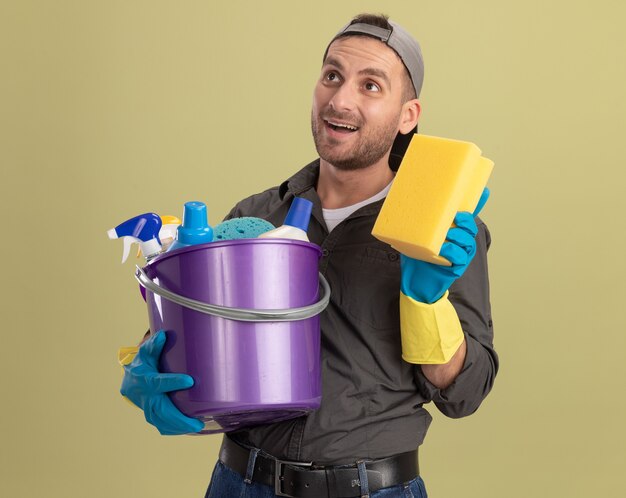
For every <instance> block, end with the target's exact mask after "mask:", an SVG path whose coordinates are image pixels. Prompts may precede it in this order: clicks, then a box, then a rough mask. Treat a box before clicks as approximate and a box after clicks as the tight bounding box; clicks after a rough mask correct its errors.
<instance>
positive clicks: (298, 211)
mask: <svg viewBox="0 0 626 498" xmlns="http://www.w3.org/2000/svg"><path fill="white" fill-rule="evenodd" d="M312 210H313V203H312V202H311V201H309V200H307V199H304V198H302V197H294V199H293V202H292V203H291V206H290V207H289V212H288V213H287V217H286V218H285V223H284V224H283V225H282V226H279V227H278V228H275V229H274V230H270V231H269V232H265V233H262V234H261V235H259V237H258V238H260V239H295V240H303V241H305V242H309V238H308V237H307V234H306V231H307V229H308V228H309V220H310V219H311V211H312Z"/></svg>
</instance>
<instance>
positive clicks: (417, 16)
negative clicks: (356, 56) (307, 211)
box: [0, 0, 626, 498]
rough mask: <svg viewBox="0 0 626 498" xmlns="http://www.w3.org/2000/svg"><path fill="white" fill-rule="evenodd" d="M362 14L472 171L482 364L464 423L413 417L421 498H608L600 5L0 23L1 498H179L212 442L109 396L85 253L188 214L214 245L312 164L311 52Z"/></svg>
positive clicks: (101, 285)
mask: <svg viewBox="0 0 626 498" xmlns="http://www.w3.org/2000/svg"><path fill="white" fill-rule="evenodd" d="M381 10H382V11H384V12H386V13H388V14H390V15H391V16H392V18H393V19H395V20H397V21H398V22H400V23H401V24H403V25H404V26H405V27H406V28H407V29H408V30H409V31H411V32H413V33H414V34H415V35H416V37H417V38H418V39H419V40H420V42H421V43H422V48H423V51H424V56H425V64H426V79H425V85H424V90H423V93H422V96H421V99H422V104H423V115H422V119H421V131H422V132H423V133H426V134H431V135H439V136H444V137H450V138H457V139H462V140H469V141H472V142H475V143H477V144H478V145H479V146H480V147H481V149H482V150H483V153H484V155H485V156H487V157H490V158H492V159H493V160H494V161H495V163H496V168H495V170H494V174H493V176H492V178H491V181H490V186H491V188H492V192H493V195H492V199H491V200H490V201H489V203H488V204H487V207H486V208H485V210H484V216H483V217H484V219H485V220H486V221H487V223H488V225H489V227H490V229H491V231H492V235H493V245H492V249H491V251H490V275H491V282H492V304H493V310H494V324H495V330H496V346H497V349H498V352H499V354H500V356H501V362H502V367H501V371H500V374H499V377H498V379H497V382H496V386H495V388H494V390H493V392H492V393H491V395H490V396H489V397H488V398H487V400H486V401H485V402H484V403H483V405H482V407H481V408H480V409H479V411H478V412H477V413H476V414H474V415H473V416H471V417H469V418H466V419H462V420H450V419H445V418H444V417H442V416H440V415H438V414H437V413H436V410H435V409H434V407H433V408H432V409H431V412H432V413H433V415H434V416H435V420H434V423H433V425H432V428H431V430H430V433H429V435H428V437H427V440H426V443H425V444H424V446H423V448H422V453H421V461H422V473H423V476H424V479H425V481H426V484H427V487H428V489H429V492H430V496H431V497H434V498H443V497H445V498H448V497H457V496H458V497H464V498H470V497H481V498H483V497H497V498H500V497H525V496H540V497H555V496H556V497H565V496H567V497H583V496H584V497H588V496H594V497H621V496H624V489H625V486H624V485H623V483H622V481H623V476H622V475H621V474H622V473H623V471H624V468H625V467H626V438H625V433H624V429H623V426H624V421H625V420H626V400H625V394H626V392H625V382H624V379H625V374H626V367H625V366H624V351H625V349H626V340H625V339H624V337H625V335H626V334H625V333H626V321H625V318H624V307H625V306H626V304H625V303H624V301H625V298H626V293H625V292H624V280H625V278H626V267H625V264H626V263H625V260H626V258H625V256H624V246H625V242H626V237H625V235H624V229H625V223H624V207H626V206H625V205H624V196H625V194H626V188H625V184H626V174H625V173H624V168H625V165H624V163H625V161H624V157H625V142H626V140H625V138H624V133H625V131H626V126H625V125H626V103H625V102H626V99H625V98H624V97H625V91H624V88H626V69H625V68H626V60H625V59H626V56H625V53H626V52H625V51H624V47H626V34H625V33H626V32H625V30H624V28H623V22H624V19H625V18H626V4H624V2H622V1H621V0H613V1H611V0H599V1H597V2H594V3H592V2H583V1H571V0H570V1H566V0H557V1H552V2H547V1H538V0H527V1H525V2H502V1H497V0H489V1H476V2H467V1H462V0H453V1H447V2H433V1H421V0H420V1H411V2H409V1H387V2H380V1H379V2H375V1H359V2H357V1H345V0H344V1H336V0H335V1H327V0H324V1H317V2H297V1H291V2H287V1H283V2H277V1H266V2H253V1H249V2H244V1H230V2H208V1H207V2H200V1H195V2H187V1H179V2H172V1H162V0H160V1H154V0H153V1H132V0H125V1H119V0H109V1H102V2H90V1H67V0H66V1H39V2H34V1H29V0H20V1H17V0H14V1H6V2H2V4H0V61H1V66H0V71H1V78H0V99H1V101H0V165H1V181H0V184H1V185H0V194H1V196H0V199H1V203H2V204H1V211H0V213H1V217H2V225H1V226H2V230H3V233H2V238H3V245H2V249H1V250H2V260H1V261H2V269H1V272H2V273H1V275H2V277H1V281H2V299H1V300H0V303H1V306H2V309H1V315H0V316H1V317H2V331H1V338H2V340H1V343H0V344H1V346H0V351H2V360H1V362H0V368H1V372H0V383H1V386H2V391H1V395H2V398H1V403H2V404H1V406H2V409H1V412H0V413H1V415H0V417H1V419H0V421H1V423H0V431H1V432H0V434H1V443H0V455H1V460H0V495H1V496H6V497H11V498H17V497H33V496H47V497H54V498H56V497H62V498H66V497H72V498H73V497H85V496H90V497H94V498H95V497H111V496H136V497H155V498H161V497H172V496H176V497H200V496H203V494H204V490H205V488H206V485H207V483H208V480H209V476H210V472H211V469H212V466H213V464H214V462H215V459H216V453H217V448H218V445H219V440H220V436H207V437H188V436H184V437H161V436H159V435H158V433H157V432H156V430H154V429H153V428H152V427H150V426H148V425H147V424H146V423H145V421H144V420H143V416H142V414H141V412H140V411H138V410H137V409H136V408H134V407H132V406H130V405H129V404H128V403H126V402H124V401H123V400H122V398H121V397H120V395H119V392H118V389H119V384H120V380H121V372H120V368H119V366H118V365H117V364H116V351H117V348H118V347H119V346H121V345H131V344H134V343H136V342H137V341H138V339H139V338H140V337H141V335H142V334H143V331H144V330H145V329H146V323H147V317H146V312H145V309H144V306H143V302H142V300H141V298H140V296H139V293H138V290H137V284H136V282H135V280H134V278H133V276H132V273H133V262H128V263H127V264H125V265H120V255H121V251H122V244H121V242H119V241H109V240H108V239H107V237H106V230H107V229H109V228H111V227H113V226H115V225H116V224H117V223H119V222H120V221H122V220H124V219H127V218H129V217H130V216H133V215H135V214H138V213H141V212H145V211H155V212H158V213H161V214H177V215H180V214H181V213H182V204H183V203H184V202H185V201H188V200H202V201H204V202H206V203H207V205H208V207H209V212H210V215H209V217H210V222H211V223H213V224H214V223H217V222H218V221H219V220H220V219H221V217H222V216H224V215H225V214H226V212H227V211H228V209H229V208H230V207H231V206H232V205H233V204H234V203H235V202H236V201H237V200H239V199H240V198H242V197H244V196H246V195H249V194H252V193H254V192H257V191H259V190H262V189H265V188H267V187H269V186H272V185H274V184H276V183H278V182H280V181H281V180H282V179H284V178H285V177H286V176H287V175H289V174H291V173H292V172H293V171H295V170H296V169H297V168H299V167H300V166H301V165H303V164H305V163H306V162H308V161H309V160H310V159H312V158H314V157H315V150H314V147H313V144H312V140H311V138H310V130H309V112H310V103H311V95H312V90H313V85H314V83H315V80H316V78H317V76H318V71H319V67H320V63H321V56H322V53H323V50H324V48H325V46H326V43H327V42H328V40H329V39H330V38H331V36H332V35H333V34H334V33H335V32H336V31H337V30H338V29H339V28H340V27H341V26H342V25H343V24H344V23H345V22H346V21H347V20H348V19H349V18H350V17H351V16H352V15H353V14H356V13H358V12H361V11H376V12H378V11H381ZM135 261H136V260H135Z"/></svg>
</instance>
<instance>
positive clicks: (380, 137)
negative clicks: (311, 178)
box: [311, 36, 419, 170]
mask: <svg viewBox="0 0 626 498" xmlns="http://www.w3.org/2000/svg"><path fill="white" fill-rule="evenodd" d="M406 81H408V75H407V73H406V69H405V68H404V65H403V64H402V61H401V60H400V58H399V57H398V55H397V54H396V53H395V52H394V51H393V50H392V49H390V48H389V47H387V46H386V45H385V44H384V43H382V42H381V41H379V40H376V39H374V38H370V37H366V36H348V37H344V38H339V39H337V40H335V41H334V42H333V43H332V44H331V46H330V47H329V49H328V53H327V55H326V59H325V60H324V65H323V66H322V74H321V76H320V79H319V80H318V82H317V84H316V86H315V92H314V94H313V108H312V111H311V129H312V132H313V140H314V141H315V147H316V149H317V152H318V154H319V156H320V158H321V159H322V160H324V161H326V162H328V163H330V164H331V165H333V166H334V167H336V168H338V169H341V170H356V169H361V168H366V167H368V166H371V165H373V164H376V163H379V162H380V161H385V162H387V160H388V157H389V151H390V149H391V146H392V144H393V141H394V139H395V137H396V135H397V133H398V131H400V132H401V133H408V132H409V131H410V130H411V129H412V128H413V127H414V126H415V123H416V122H417V116H418V115H419V104H416V103H417V101H416V100H413V101H410V102H404V100H405V95H406V91H405V84H406V83H405V82H406ZM409 84H410V82H409ZM411 103H412V104H411ZM411 105H412V110H408V109H409V107H411Z"/></svg>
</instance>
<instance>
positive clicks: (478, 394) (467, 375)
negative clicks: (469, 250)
mask: <svg viewBox="0 0 626 498" xmlns="http://www.w3.org/2000/svg"><path fill="white" fill-rule="evenodd" d="M477 224H478V229H479V231H478V235H477V236H476V255H475V256H474V259H473V260H472V262H471V263H470V265H469V266H468V268H467V270H466V271H465V273H464V274H463V275H462V276H461V277H460V278H459V279H458V280H457V281H456V282H454V284H452V286H451V287H450V294H449V296H448V299H449V300H450V302H451V303H452V305H453V306H454V309H455V310H456V312H457V315H458V317H459V321H460V323H461V327H462V329H463V333H464V335H465V340H466V343H467V353H466V356H465V362H464V364H463V368H462V370H461V373H460V374H459V375H458V377H457V378H456V379H455V380H454V382H453V383H452V384H451V385H450V386H449V387H447V388H446V389H439V388H437V387H435V386H434V385H433V384H432V383H431V382H430V381H429V380H428V379H427V378H426V377H425V376H424V374H423V373H422V370H421V367H420V366H416V367H415V379H416V382H417V386H418V389H419V391H420V393H421V394H422V395H423V396H424V397H425V398H426V399H428V400H432V401H433V402H434V403H435V405H436V406H437V408H438V409H439V410H440V411H441V412H442V413H443V414H444V415H446V416H448V417H452V418H460V417H465V416H467V415H470V414H472V413H474V412H475V411H476V410H477V409H478V407H479V406H480V404H481V403H482V401H483V400H484V399H485V397H486V396H487V394H489V391H491V388H492V387H493V383H494V380H495V377H496V374H497V372H498V356H497V354H496V352H495V350H494V348H493V324H492V319H491V305H490V302H489V275H488V270H487V250H488V249H489V246H490V244H491V237H490V234H489V230H488V229H487V226H486V225H485V224H484V223H483V222H481V221H480V220H479V219H477Z"/></svg>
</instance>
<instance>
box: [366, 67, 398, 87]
mask: <svg viewBox="0 0 626 498" xmlns="http://www.w3.org/2000/svg"><path fill="white" fill-rule="evenodd" d="M359 74H362V75H366V76H377V77H378V78H380V79H381V80H383V81H384V82H385V83H387V85H388V86H391V81H390V79H389V76H388V75H387V73H386V72H385V71H383V70H382V69H378V68H375V67H366V68H365V69H361V70H360V71H359Z"/></svg>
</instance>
